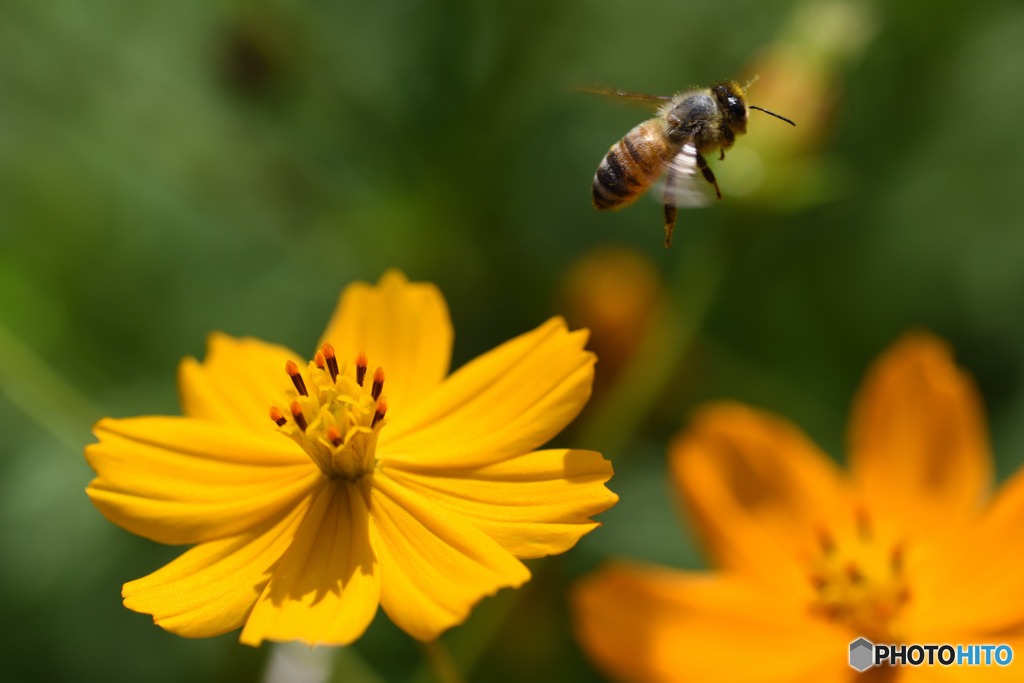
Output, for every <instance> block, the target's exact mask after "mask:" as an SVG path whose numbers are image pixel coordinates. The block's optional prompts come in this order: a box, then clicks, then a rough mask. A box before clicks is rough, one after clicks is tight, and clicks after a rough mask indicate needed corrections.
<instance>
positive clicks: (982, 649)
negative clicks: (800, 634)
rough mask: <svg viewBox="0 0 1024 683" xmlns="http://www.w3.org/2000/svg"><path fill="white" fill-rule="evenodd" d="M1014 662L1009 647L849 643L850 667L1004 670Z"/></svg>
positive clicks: (862, 668)
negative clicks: (883, 665) (996, 667)
mask: <svg viewBox="0 0 1024 683" xmlns="http://www.w3.org/2000/svg"><path fill="white" fill-rule="evenodd" d="M1012 661H1013V648H1011V647H1010V646H1009V645H875V644H874V643H872V642H871V641H870V640H868V639H866V638H858V639H857V640H855V641H853V642H852V643H850V666H852V667H853V668H854V669H856V670H857V671H864V670H866V669H870V668H871V667H873V666H879V665H881V664H888V665H889V666H921V665H922V664H925V665H927V666H934V665H936V664H938V665H940V666H993V665H995V666H1006V665H1008V664H1009V663H1010V662H1012Z"/></svg>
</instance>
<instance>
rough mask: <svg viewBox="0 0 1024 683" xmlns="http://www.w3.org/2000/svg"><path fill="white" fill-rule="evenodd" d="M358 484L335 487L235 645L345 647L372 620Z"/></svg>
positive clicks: (372, 570)
mask: <svg viewBox="0 0 1024 683" xmlns="http://www.w3.org/2000/svg"><path fill="white" fill-rule="evenodd" d="M363 488H364V487H363V484H362V483H361V482H345V481H341V480H332V481H329V482H327V483H325V484H324V486H323V487H322V488H321V489H320V491H319V493H318V495H317V497H316V501H315V502H314V503H313V507H312V509H311V510H310V512H309V515H308V516H307V517H306V519H305V521H304V522H303V523H302V527H301V528H300V529H299V532H298V534H296V537H295V541H294V542H293V543H292V546H291V547H290V548H289V549H288V552H287V553H285V556H284V557H283V558H282V559H281V563H280V565H279V566H278V568H277V570H276V571H275V572H274V576H273V578H272V579H271V580H270V583H269V584H268V585H267V587H266V588H265V589H264V591H263V594H262V595H261V596H260V599H259V602H257V603H256V607H255V608H253V610H252V614H251V615H250V616H249V620H248V621H247V622H246V624H245V628H244V629H243V630H242V636H241V638H240V639H239V640H240V641H241V642H242V643H245V644H246V645H259V644H260V643H261V642H263V640H264V639H266V640H276V641H284V640H302V641H303V642H305V643H308V644H309V645H317V644H324V645H348V644H349V643H351V642H352V641H354V640H355V639H356V638H358V637H359V636H361V635H362V634H363V631H365V630H366V627H367V626H369V625H370V622H371V621H373V615H374V614H376V613H377V604H378V602H379V599H380V582H381V574H380V570H379V568H378V566H377V560H376V557H375V556H374V553H373V550H372V549H371V548H370V540H369V534H368V527H369V518H368V514H367V509H366V497H365V493H364V491H363Z"/></svg>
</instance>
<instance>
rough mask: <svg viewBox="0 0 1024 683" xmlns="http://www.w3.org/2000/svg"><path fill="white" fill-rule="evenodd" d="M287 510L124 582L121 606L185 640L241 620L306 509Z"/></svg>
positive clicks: (230, 628)
mask: <svg viewBox="0 0 1024 683" xmlns="http://www.w3.org/2000/svg"><path fill="white" fill-rule="evenodd" d="M311 500H312V496H307V497H306V498H305V499H303V500H302V501H300V502H299V504H298V505H296V506H295V507H294V508H292V509H291V510H289V511H287V512H286V513H283V514H281V515H279V516H278V517H276V518H274V519H270V520H267V521H266V522H263V523H262V524H260V525H258V526H256V527H253V528H252V529H250V530H248V531H246V532H243V533H241V534H239V535H237V536H230V537H228V538H223V539H220V540H218V541H210V542H209V543H202V544H200V545H198V546H196V547H194V548H192V549H191V550H189V551H188V552H186V553H185V554H183V555H181V556H180V557H179V558H178V559H176V560H174V561H173V562H171V563H170V564H168V565H166V566H164V567H162V568H161V569H158V570H157V571H155V572H153V573H152V574H150V575H149V576H146V577H143V578H141V579H137V580H135V581H131V582H129V583H126V584H125V585H124V590H123V591H122V592H121V595H122V596H123V597H124V606H125V607H127V608H128V609H131V610H134V611H136V612H142V613H144V614H152V615H153V621H154V622H155V623H156V624H157V625H158V626H161V627H163V628H165V629H167V630H168V631H170V632H171V633H175V634H177V635H179V636H184V637H186V638H206V637H209V636H216V635H220V634H221V633H227V632H228V631H233V630H235V629H236V628H239V627H240V626H241V625H242V624H244V623H245V620H246V618H247V617H248V616H249V612H250V611H251V610H252V607H253V605H254V604H255V603H256V599H257V598H259V596H260V593H261V592H262V591H263V587H264V586H265V585H266V584H267V582H268V581H270V575H271V574H272V573H273V571H274V567H275V566H276V565H277V561H278V560H279V559H280V558H281V555H282V554H284V552H285V550H286V549H287V548H288V545H289V544H290V543H291V542H292V538H294V536H295V532H296V530H297V529H298V527H299V523H300V522H301V521H302V519H303V517H305V515H306V512H307V511H308V510H309V504H310V502H311Z"/></svg>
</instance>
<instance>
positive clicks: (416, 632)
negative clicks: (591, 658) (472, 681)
mask: <svg viewBox="0 0 1024 683" xmlns="http://www.w3.org/2000/svg"><path fill="white" fill-rule="evenodd" d="M372 492H373V493H372V499H371V504H370V515H371V519H372V525H371V535H370V540H371V542H372V543H373V549H374V551H375V552H376V553H377V557H378V559H379V561H380V566H381V574H382V575H383V577H384V581H383V584H382V586H381V595H380V601H381V606H382V607H383V608H384V611H385V612H387V615H388V616H389V617H390V618H391V621H393V622H395V624H397V625H398V626H399V627H400V628H401V629H402V630H403V631H405V632H406V633H408V634H409V635H411V636H413V637H414V638H418V639H419V640H423V641H428V640H433V639H435V638H437V636H439V635H440V634H441V632H442V631H444V630H445V629H447V628H449V627H451V626H454V625H455V624H459V623H461V622H462V621H464V620H465V619H466V617H467V616H469V612H470V610H471V609H472V608H473V605H474V604H476V603H477V602H478V601H479V600H480V599H481V598H483V597H484V596H485V595H493V594H494V593H495V592H497V590H498V589H499V588H504V587H506V586H520V585H522V584H523V583H524V582H525V581H527V580H528V579H529V578H530V572H529V570H527V569H526V567H525V566H523V564H522V563H521V562H519V560H517V559H515V558H514V557H512V555H510V554H509V552H508V551H507V550H505V549H504V548H502V547H501V546H500V545H498V544H497V543H496V542H494V541H493V540H492V539H491V538H490V537H488V536H487V535H486V534H484V533H483V532H482V531H480V530H478V529H476V528H475V527H474V526H473V525H471V524H470V523H468V522H467V521H466V520H464V519H463V518H462V517H461V516H460V515H456V514H452V513H450V512H449V511H447V510H445V509H444V508H442V507H440V506H438V505H436V504H435V503H434V502H433V501H430V500H428V499H427V498H424V497H422V496H420V495H418V494H417V493H415V492H413V491H410V490H408V489H406V488H404V487H403V486H401V485H399V484H397V483H395V482H393V481H392V480H391V479H390V477H388V476H387V475H386V474H384V473H382V472H380V471H378V472H375V473H374V475H373V486H372Z"/></svg>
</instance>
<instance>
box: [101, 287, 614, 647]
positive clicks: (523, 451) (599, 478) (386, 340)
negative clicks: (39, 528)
mask: <svg viewBox="0 0 1024 683" xmlns="http://www.w3.org/2000/svg"><path fill="white" fill-rule="evenodd" d="M586 341H587V333H586V332H585V331H578V332H569V331H568V330H567V329H566V326H565V323H564V322H563V321H562V320H561V319H559V318H552V319H551V320H549V321H548V322H546V323H545V324H543V325H541V326H540V327H539V328H537V329H536V330H534V331H532V332H529V333H527V334H524V335H522V336H520V337H517V338H516V339H513V340H512V341H510V342H507V343H505V344H503V345H501V346H499V347H498V348H496V349H494V350H493V351H491V352H489V353H487V354H484V355H483V356H481V357H480V358H478V359H476V360H474V361H472V362H470V363H468V364H467V365H466V366H464V367H463V368H461V369H460V370H458V371H457V372H455V373H454V374H452V375H451V376H448V377H446V375H447V374H448V364H449V359H450V356H451V346H452V326H451V321H450V319H449V316H448V308H447V305H446V304H445V301H444V298H443V297H442V296H441V293H440V292H439V291H438V290H437V288H436V287H434V286H433V285H431V284H427V283H409V282H408V281H407V280H406V279H405V276H403V275H402V274H401V273H399V272H397V271H390V272H388V273H386V274H385V275H384V276H383V277H382V278H381V280H380V282H379V283H378V285H377V286H375V287H374V286H371V285H368V284H365V283H356V284H353V285H350V286H349V287H348V288H346V289H345V291H344V292H343V293H342V296H341V299H340V302H339V305H338V308H337V310H336V311H335V313H334V316H333V317H332V318H331V321H330V323H329V324H328V326H327V330H326V332H325V333H324V336H323V338H322V339H321V345H320V347H319V350H318V351H317V352H316V355H315V357H314V359H313V361H311V362H310V363H309V364H308V365H306V366H305V367H302V368H301V369H300V365H299V364H298V363H296V359H298V358H300V356H299V355H298V354H295V353H293V352H292V351H290V350H288V349H286V348H283V347H280V346H274V345H271V344H266V343H264V342H261V341H259V340H256V339H236V338H233V337H229V336H227V335H224V334H219V333H215V334H213V335H211V337H210V339H209V346H208V350H207V355H206V360H205V362H203V363H199V362H197V361H196V360H194V359H191V358H188V359H185V360H184V361H183V362H182V364H181V367H180V371H179V377H178V379H179V388H180V392H181V403H182V407H183V410H184V412H185V415H186V417H139V418H132V419H125V420H113V419H104V420H101V421H100V422H99V423H98V424H97V425H96V427H95V432H96V435H97V436H98V437H99V440H100V441H99V443H96V444H93V445H91V446H89V447H88V448H87V449H86V457H87V458H88V460H89V463H90V465H92V467H93V469H94V470H95V471H96V474H97V476H96V478H95V479H93V481H92V482H91V483H90V484H89V488H88V493H89V496H90V498H91V499H92V501H93V503H94V504H95V505H96V507H98V508H99V510H100V511H101V512H102V513H103V514H104V516H106V517H107V519H109V520H111V521H112V522H114V523H116V524H119V525H120V526H122V527H124V528H125V529H127V530H129V531H131V532H133V533H136V534H139V535H141V536H145V537H146V538H150V539H153V540H155V541H159V542H161V543H174V544H179V543H195V544H197V545H196V546H195V547H194V548H192V549H191V550H189V551H187V552H186V553H184V554H183V555H182V556H181V557H179V558H178V559H176V560H174V561H173V562H171V563H170V564H168V565H167V566H165V567H163V568H162V569H160V570H158V571H156V572H154V573H153V574H150V575H149V576H147V577H144V578H142V579H138V580H136V581H132V582H130V583H127V584H125V586H124V591H123V595H124V603H125V605H126V606H127V607H128V608H129V609H132V610H135V611H138V612H144V613H147V614H152V615H153V619H154V621H155V622H156V623H157V624H159V625H160V626H162V627H163V628H165V629H167V630H168V631H171V632H173V633H177V634H179V635H182V636H187V637H204V636H213V635H217V634H220V633H225V632H227V631H231V630H233V629H236V628H239V627H241V626H243V625H244V627H245V628H244V630H243V631H242V634H241V641H242V642H243V643H246V644H249V645H258V644H259V643H260V642H261V641H263V640H264V639H269V640H278V641H283V640H302V641H305V642H307V643H310V644H315V643H325V644H344V643H350V642H352V641H353V640H355V639H356V638H358V637H359V636H360V635H361V634H362V633H363V631H364V630H365V629H366V627H367V626H368V625H369V623H370V621H371V620H372V619H373V617H374V614H376V611H377V606H378V604H380V605H381V606H383V608H384V611H385V612H387V614H388V616H389V617H391V619H392V620H393V621H394V622H395V623H396V624H397V625H398V626H399V627H401V628H402V629H403V630H405V631H406V632H408V633H409V634H411V635H412V636H414V637H416V638H419V639H421V640H431V639H433V638H436V637H437V636H438V635H439V634H440V633H441V632H442V631H443V630H445V629H446V628H448V627H450V626H452V625H454V624H458V623H460V622H461V621H463V620H464V619H465V618H466V617H467V616H468V614H469V611H470V609H471V608H472V606H473V605H474V604H475V603H476V602H477V601H478V600H480V599H481V598H482V597H483V596H485V595H490V594H493V593H494V592H495V591H497V590H498V589H499V588H502V587H506V586H519V585H521V584H522V583H523V582H524V581H526V580H528V579H529V578H530V572H529V570H527V568H526V567H525V566H524V565H523V564H522V562H520V561H519V560H518V559H516V558H530V557H541V556H544V555H549V554H554V553H560V552H563V551H565V550H567V549H568V548H570V547H572V546H573V545H574V544H575V543H576V541H577V540H578V539H579V538H580V537H581V536H582V535H583V534H585V533H587V532H588V531H590V530H591V529H593V528H594V527H595V526H597V523H595V522H592V521H591V520H590V519H589V517H590V516H591V515H594V514H596V513H598V512H601V511H602V510H605V509H607V508H608V507H610V506H611V505H613V504H614V503H615V501H616V500H617V498H616V496H615V494H613V493H611V492H609V491H608V490H607V489H606V488H605V487H604V485H603V483H604V482H605V481H607V480H608V478H609V477H610V476H611V474H612V469H611V465H610V464H609V463H608V462H607V461H605V460H604V459H603V458H602V457H601V455H600V454H599V453H594V452H590V451H578V450H568V449H559V450H546V451H534V450H533V449H534V448H537V447H538V446H540V445H542V444H543V443H545V442H546V441H548V440H549V439H551V437H553V436H554V435H555V434H557V433H558V432H559V431H560V430H561V429H562V428H563V427H565V425H566V424H568V423H569V422H570V421H571V420H572V419H573V418H574V417H575V416H576V414H577V413H578V412H579V411H580V409H581V408H582V407H583V405H584V404H585V403H586V401H587V399H588V397H589V396H590V390H591V383H592V381H593V365H594V356H593V354H591V353H589V352H587V351H585V350H584V345H585V344H586ZM345 357H348V358H352V359H354V362H353V363H352V364H351V365H347V364H346V363H345V362H344V360H342V359H344V358H345ZM369 361H373V363H374V367H375V368H376V369H375V370H374V371H373V372H368V369H369V368H370V366H369V364H368V363H369ZM385 370H386V375H385ZM268 412H269V415H268Z"/></svg>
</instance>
